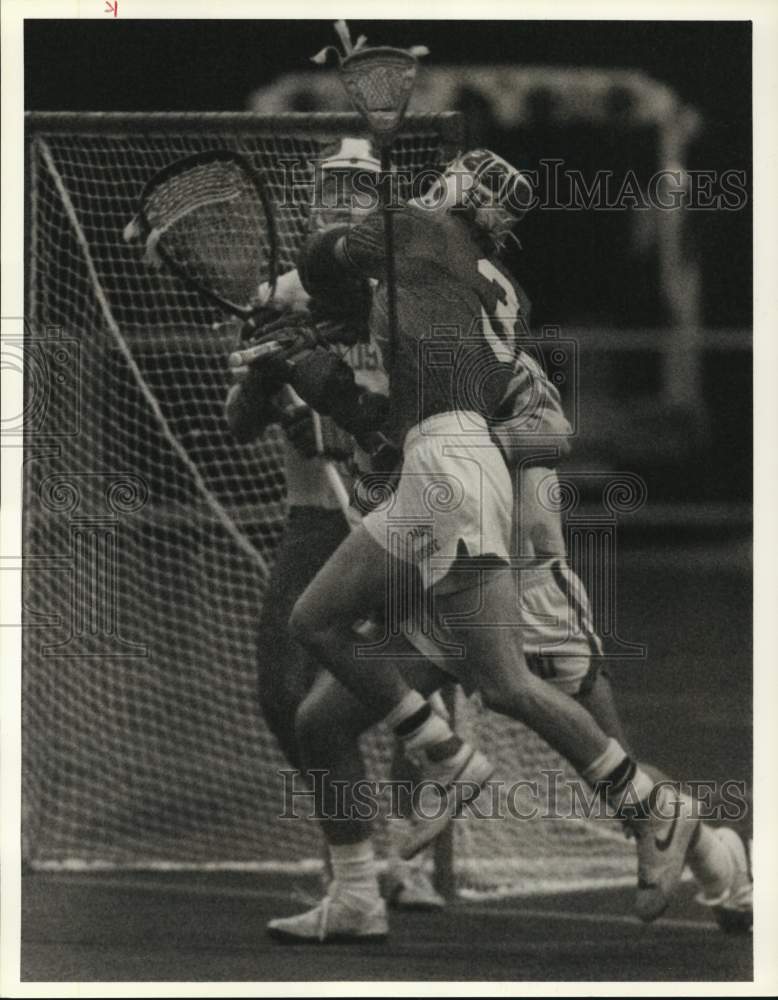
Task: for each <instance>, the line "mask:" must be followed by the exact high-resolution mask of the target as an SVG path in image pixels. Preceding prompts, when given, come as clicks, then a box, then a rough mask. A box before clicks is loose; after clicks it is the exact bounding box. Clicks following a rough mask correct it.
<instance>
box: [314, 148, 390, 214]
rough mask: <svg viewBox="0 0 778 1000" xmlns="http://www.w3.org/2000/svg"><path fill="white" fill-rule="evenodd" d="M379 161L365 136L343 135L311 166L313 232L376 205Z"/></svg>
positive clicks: (369, 210)
mask: <svg viewBox="0 0 778 1000" xmlns="http://www.w3.org/2000/svg"><path fill="white" fill-rule="evenodd" d="M380 173H381V164H380V162H379V160H378V158H377V156H376V154H375V152H374V150H373V146H372V144H371V142H370V140H369V139H364V138H361V139H358V138H350V137H347V138H344V139H340V140H339V141H338V142H337V143H336V145H335V146H334V147H331V148H330V149H329V150H325V152H324V155H323V156H322V158H321V159H320V160H318V161H317V162H316V164H315V165H314V185H313V204H312V206H311V226H312V229H313V230H314V231H316V230H321V229H326V228H328V227H329V226H332V225H337V224H339V223H353V222H356V221H358V220H359V219H360V218H362V217H363V216H365V215H367V214H368V213H370V212H371V211H372V210H373V209H374V208H375V207H376V206H377V204H378V186H377V181H378V177H379V175H380Z"/></svg>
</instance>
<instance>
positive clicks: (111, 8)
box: [103, 0, 119, 17]
mask: <svg viewBox="0 0 778 1000" xmlns="http://www.w3.org/2000/svg"><path fill="white" fill-rule="evenodd" d="M103 13H104V14H113V16H114V17H118V15H119V0H113V3H111V0H105V7H104V8H103Z"/></svg>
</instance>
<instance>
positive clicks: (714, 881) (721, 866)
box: [687, 823, 734, 901]
mask: <svg viewBox="0 0 778 1000" xmlns="http://www.w3.org/2000/svg"><path fill="white" fill-rule="evenodd" d="M698 829H699V833H698V835H697V837H696V838H695V840H694V842H693V844H692V845H691V847H690V848H689V853H688V855H687V861H688V863H689V867H690V868H691V870H692V875H694V878H695V879H696V881H697V883H698V884H699V886H700V888H701V889H702V891H703V894H704V896H705V899H706V900H708V901H711V900H717V899H722V898H723V897H724V896H725V895H726V894H727V892H728V891H729V888H730V886H731V884H732V875H733V872H734V863H733V860H732V856H731V855H730V853H729V851H728V850H727V847H726V844H722V842H721V841H720V840H719V838H718V837H717V836H716V834H715V833H714V832H713V830H712V829H711V827H709V826H706V825H705V824H704V823H700V825H699V828H698Z"/></svg>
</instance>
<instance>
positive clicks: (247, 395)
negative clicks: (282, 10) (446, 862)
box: [227, 137, 445, 910]
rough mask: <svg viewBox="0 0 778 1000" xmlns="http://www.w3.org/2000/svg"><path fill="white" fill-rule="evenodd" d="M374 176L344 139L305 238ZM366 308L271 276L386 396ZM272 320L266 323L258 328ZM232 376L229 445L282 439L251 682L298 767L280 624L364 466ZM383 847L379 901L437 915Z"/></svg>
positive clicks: (333, 439)
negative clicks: (279, 500)
mask: <svg viewBox="0 0 778 1000" xmlns="http://www.w3.org/2000/svg"><path fill="white" fill-rule="evenodd" d="M378 170H379V163H378V160H377V159H376V158H375V156H374V154H373V151H372V148H371V145H370V142H369V141H368V140H367V139H362V138H352V137H346V138H344V139H342V140H339V141H338V143H337V145H336V147H335V148H334V149H332V150H330V151H329V152H328V153H327V152H325V154H324V156H323V158H322V159H321V160H320V161H319V162H318V163H317V164H316V167H315V180H314V193H313V205H312V210H311V230H312V232H316V233H320V232H325V231H326V230H327V229H328V228H329V227H331V226H334V225H343V224H344V223H349V222H354V221H356V220H358V219H359V218H361V217H363V216H365V215H367V214H368V213H369V212H370V210H371V209H372V207H373V205H374V202H375V197H374V196H373V198H372V199H371V197H370V180H371V178H372V179H373V180H374V178H375V175H376V174H377V172H378ZM369 301H370V289H369V287H368V286H366V285H363V286H362V287H361V288H360V289H358V290H357V292H356V293H355V294H352V295H350V296H349V297H348V298H345V299H341V300H339V301H338V302H336V303H333V301H332V297H330V301H329V303H328V304H326V305H322V304H321V303H320V302H319V301H317V300H313V299H311V296H310V295H308V293H307V292H306V291H305V289H304V288H303V286H302V284H301V283H300V280H299V276H298V274H297V271H296V270H292V271H288V272H287V273H285V274H283V275H281V276H280V278H279V280H278V283H277V288H276V293H275V296H274V298H273V303H272V309H273V312H275V313H276V314H278V315H280V314H281V313H284V312H292V313H295V314H297V315H298V316H299V315H305V316H306V317H308V316H313V317H314V319H315V322H316V324H317V326H318V327H319V329H326V334H327V337H328V340H329V341H331V347H330V349H331V350H333V351H335V352H336V353H337V354H338V356H339V357H342V359H343V360H344V362H345V363H346V364H348V365H349V367H350V369H351V370H352V371H353V372H354V377H355V379H356V382H357V384H358V385H360V386H362V387H364V388H367V389H369V390H371V391H372V392H376V393H379V394H385V393H386V391H387V383H386V375H385V372H384V369H383V365H382V359H381V352H380V349H379V347H378V346H377V344H376V343H375V342H374V341H372V342H371V341H370V340H368V339H367V336H366V330H367V324H368V312H369ZM273 312H269V313H268V314H266V316H265V320H266V321H267V320H268V318H269V317H271V316H273ZM249 334H250V335H251V336H256V330H254V329H253V328H250V329H249ZM348 345H351V346H348ZM232 373H233V378H234V379H235V384H234V385H233V387H232V388H231V390H230V393H229V396H228V401H227V417H228V420H229V423H230V426H231V429H232V431H233V434H234V436H235V437H236V438H237V439H238V440H239V441H249V440H253V439H255V438H256V437H258V436H259V435H261V434H263V433H264V431H265V429H266V427H267V425H268V423H270V422H280V424H281V427H282V428H283V430H284V440H285V454H284V462H285V479H286V487H287V503H288V506H289V514H288V520H287V526H286V531H285V534H284V537H283V539H282V541H281V543H280V546H279V548H278V551H277V553H276V559H275V564H274V571H273V576H272V579H271V581H270V585H269V587H268V590H267V596H266V598H265V601H264V602H263V606H262V611H261V613H260V617H259V622H258V629H257V646H258V652H259V655H258V680H259V702H260V707H261V710H262V713H263V715H264V718H265V721H266V722H267V724H268V727H269V729H270V731H271V732H272V733H273V735H274V736H275V738H276V740H277V741H278V744H279V746H280V748H281V750H282V751H283V753H284V756H285V757H286V758H287V760H288V761H289V762H290V763H291V764H292V765H293V766H294V767H297V768H299V767H300V766H301V760H300V753H299V748H298V744H297V739H296V736H295V716H296V714H297V711H298V709H299V707H300V704H301V703H302V701H303V699H304V698H305V696H306V695H307V693H308V692H309V690H310V689H311V686H312V684H313V682H314V678H315V677H316V674H317V673H318V672H319V671H320V670H321V664H320V663H319V662H318V661H317V659H316V657H315V656H313V655H311V653H310V652H309V651H308V650H307V649H305V647H303V646H301V645H300V644H299V643H298V642H296V641H295V640H294V639H292V637H291V636H290V634H289V627H288V621H289V616H290V614H291V611H292V608H293V606H294V603H295V601H296V600H297V598H298V597H299V596H300V594H301V593H302V591H303V590H304V589H305V587H306V586H307V585H308V583H310V581H311V580H312V579H313V577H314V576H315V574H316V572H317V571H318V570H319V569H320V567H321V566H323V565H324V563H325V562H326V561H327V559H329V557H330V556H331V555H332V554H333V552H334V551H335V550H336V549H337V547H338V546H339V545H340V543H341V542H342V541H343V540H344V538H345V537H346V535H347V534H348V531H349V527H350V521H352V522H356V521H358V520H359V514H358V513H357V512H356V510H354V509H351V510H349V509H348V504H349V501H350V495H351V487H352V480H353V476H354V473H355V470H356V468H357V467H358V466H359V464H360V462H361V464H362V465H363V466H364V463H365V461H366V457H364V456H362V457H361V458H360V456H355V442H354V439H353V438H352V437H351V435H349V434H347V433H345V432H344V431H342V430H341V429H340V428H339V427H338V426H337V424H335V422H334V421H333V420H332V419H331V418H329V417H320V416H319V415H318V414H316V413H315V412H314V411H313V410H312V409H311V408H310V407H309V406H308V405H307V404H305V403H303V402H302V400H300V399H297V400H294V399H290V398H289V395H288V394H284V392H283V390H282V389H281V388H279V389H278V390H277V391H272V390H271V391H268V381H267V373H266V372H263V371H262V370H261V369H250V368H249V367H248V366H247V365H245V364H237V365H233V366H232ZM263 375H264V377H263ZM333 463H334V464H335V466H336V472H335V476H334V478H333V469H332V465H333ZM328 466H329V468H327V467H328ZM328 473H329V475H328ZM356 752H357V755H358V750H357V751H356ZM392 773H393V774H394V775H395V776H397V777H400V778H402V777H404V776H406V775H408V774H411V773H412V770H411V771H409V764H408V762H407V761H405V760H403V759H402V757H401V755H396V757H395V759H394V760H393V762H392ZM389 847H390V857H389V859H388V870H387V879H386V886H385V892H386V895H387V897H388V898H389V900H390V902H391V903H392V904H393V905H396V906H397V907H398V908H400V909H426V910H429V909H441V908H442V907H443V906H444V905H445V901H444V899H443V897H442V896H441V895H440V894H439V893H438V892H436V890H435V889H434V887H433V886H432V883H431V882H430V879H429V877H428V876H427V874H426V872H425V871H424V870H423V867H422V865H423V860H424V859H423V857H422V856H421V855H420V856H419V857H417V858H415V859H411V860H410V861H406V860H403V859H401V858H400V857H399V856H398V855H397V853H396V850H393V845H392V844H391V842H390V845H389Z"/></svg>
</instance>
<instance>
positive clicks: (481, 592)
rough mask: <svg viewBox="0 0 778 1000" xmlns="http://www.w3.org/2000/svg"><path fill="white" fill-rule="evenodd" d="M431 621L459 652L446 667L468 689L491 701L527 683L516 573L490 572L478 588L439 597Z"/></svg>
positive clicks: (484, 575)
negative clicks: (437, 623)
mask: <svg viewBox="0 0 778 1000" xmlns="http://www.w3.org/2000/svg"><path fill="white" fill-rule="evenodd" d="M435 620H436V621H437V622H439V623H440V624H441V629H442V635H443V636H444V638H445V639H446V641H447V642H448V643H450V644H451V645H452V646H459V647H460V649H461V655H460V657H459V659H458V660H452V661H451V667H450V669H451V672H452V673H455V674H456V676H457V677H458V678H459V679H460V681H461V683H462V685H463V687H465V689H466V690H469V691H472V690H478V691H480V692H481V693H482V694H483V695H484V696H485V697H486V698H489V697H490V696H492V695H494V696H495V697H497V696H498V695H503V694H505V693H506V692H507V691H508V690H513V691H516V690H518V689H521V688H522V687H523V686H525V685H526V683H527V681H528V678H529V669H528V667H527V661H526V658H525V656H524V650H523V642H522V630H521V618H520V611H519V603H518V591H517V582H516V574H515V573H514V572H512V571H511V570H509V569H495V570H489V571H486V572H484V573H483V574H482V578H481V584H480V585H479V586H477V587H473V588H470V589H468V590H459V591H456V592H454V593H451V594H443V595H440V596H438V597H437V598H436V601H435Z"/></svg>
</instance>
